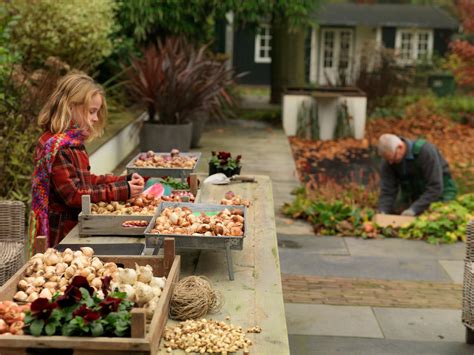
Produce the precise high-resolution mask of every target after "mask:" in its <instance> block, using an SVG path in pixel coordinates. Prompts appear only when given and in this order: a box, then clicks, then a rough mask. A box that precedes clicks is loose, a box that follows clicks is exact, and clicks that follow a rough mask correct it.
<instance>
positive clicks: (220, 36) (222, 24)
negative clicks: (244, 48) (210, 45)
mask: <svg viewBox="0 0 474 355" xmlns="http://www.w3.org/2000/svg"><path fill="white" fill-rule="evenodd" d="M226 25H227V21H226V20H225V19H222V20H217V21H216V24H215V27H214V30H215V38H214V51H215V52H216V53H225V28H226Z"/></svg>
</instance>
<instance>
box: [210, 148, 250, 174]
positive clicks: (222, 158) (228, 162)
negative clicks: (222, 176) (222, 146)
mask: <svg viewBox="0 0 474 355" xmlns="http://www.w3.org/2000/svg"><path fill="white" fill-rule="evenodd" d="M241 159H242V156H241V155H237V157H236V158H233V157H232V154H230V153H229V152H217V153H216V152H212V156H211V159H210V160H209V165H213V166H214V167H215V168H216V169H218V170H234V169H236V168H239V167H241V165H240V160H241Z"/></svg>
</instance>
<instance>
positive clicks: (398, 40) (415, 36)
mask: <svg viewBox="0 0 474 355" xmlns="http://www.w3.org/2000/svg"><path fill="white" fill-rule="evenodd" d="M404 33H409V34H411V36H412V40H411V53H410V58H407V59H402V58H399V59H398V62H399V64H401V65H410V64H415V63H416V62H418V61H420V60H421V58H418V40H419V35H420V34H427V35H428V48H427V52H426V59H427V60H428V61H430V60H431V58H432V56H433V40H434V36H433V30H430V29H413V28H401V29H397V33H396V36H395V50H396V51H397V53H400V51H401V47H402V35H403V34H404Z"/></svg>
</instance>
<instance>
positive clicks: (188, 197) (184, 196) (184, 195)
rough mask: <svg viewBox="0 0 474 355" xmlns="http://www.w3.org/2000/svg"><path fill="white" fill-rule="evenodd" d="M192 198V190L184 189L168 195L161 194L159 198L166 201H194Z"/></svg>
mask: <svg viewBox="0 0 474 355" xmlns="http://www.w3.org/2000/svg"><path fill="white" fill-rule="evenodd" d="M194 199H195V197H194V195H193V193H192V192H189V191H184V190H176V191H173V192H172V193H171V195H169V196H161V200H162V201H166V202H168V201H169V202H194Z"/></svg>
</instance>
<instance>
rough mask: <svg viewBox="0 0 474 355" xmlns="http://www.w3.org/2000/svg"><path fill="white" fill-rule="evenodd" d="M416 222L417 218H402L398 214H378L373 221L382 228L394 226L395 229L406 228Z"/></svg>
mask: <svg viewBox="0 0 474 355" xmlns="http://www.w3.org/2000/svg"><path fill="white" fill-rule="evenodd" d="M414 220H415V217H411V216H400V215H396V214H380V213H378V214H376V215H375V216H374V219H373V221H374V222H375V223H376V224H377V225H378V226H380V227H388V226H392V227H394V228H398V227H402V226H405V225H407V224H409V223H411V222H413V221H414Z"/></svg>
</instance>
